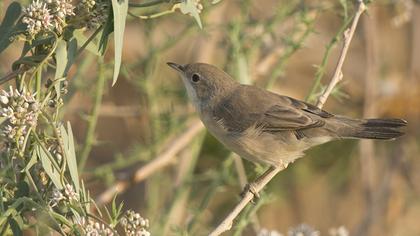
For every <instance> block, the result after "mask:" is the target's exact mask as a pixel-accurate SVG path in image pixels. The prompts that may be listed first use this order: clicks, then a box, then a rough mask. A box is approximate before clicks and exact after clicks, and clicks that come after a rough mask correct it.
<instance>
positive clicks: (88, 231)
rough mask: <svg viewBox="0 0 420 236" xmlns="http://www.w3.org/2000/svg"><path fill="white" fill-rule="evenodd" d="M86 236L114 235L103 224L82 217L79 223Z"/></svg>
mask: <svg viewBox="0 0 420 236" xmlns="http://www.w3.org/2000/svg"><path fill="white" fill-rule="evenodd" d="M79 224H80V226H81V227H82V229H83V231H84V233H85V234H84V235H86V236H114V232H113V231H112V230H111V229H110V228H109V227H108V226H106V225H105V224H102V223H99V222H96V221H92V220H86V218H84V217H83V218H82V219H81V222H80V223H79Z"/></svg>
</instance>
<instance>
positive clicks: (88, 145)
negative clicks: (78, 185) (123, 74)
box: [79, 57, 106, 173]
mask: <svg viewBox="0 0 420 236" xmlns="http://www.w3.org/2000/svg"><path fill="white" fill-rule="evenodd" d="M98 64H99V70H98V81H97V85H96V93H95V98H94V99H95V101H94V104H93V108H92V112H91V114H90V117H89V118H88V128H87V131H86V138H85V145H84V147H83V149H82V152H81V155H80V162H79V171H80V173H82V172H83V169H84V168H85V165H86V161H87V159H88V156H89V153H90V151H91V149H92V145H93V143H94V141H95V140H94V139H95V128H96V124H97V121H98V114H99V108H100V106H101V103H102V95H103V92H104V87H105V81H106V79H105V63H104V61H103V58H102V57H100V58H99V62H98Z"/></svg>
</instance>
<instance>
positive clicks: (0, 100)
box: [0, 95, 9, 105]
mask: <svg viewBox="0 0 420 236" xmlns="http://www.w3.org/2000/svg"><path fill="white" fill-rule="evenodd" d="M0 102H1V103H3V105H7V103H9V99H8V98H7V96H4V95H2V96H0Z"/></svg>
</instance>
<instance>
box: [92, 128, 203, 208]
mask: <svg viewBox="0 0 420 236" xmlns="http://www.w3.org/2000/svg"><path fill="white" fill-rule="evenodd" d="M203 129H204V126H203V124H202V123H201V121H199V120H197V121H194V122H193V123H192V124H191V126H190V127H189V128H188V129H187V131H186V132H185V133H183V134H182V135H180V136H179V137H177V138H175V139H174V141H173V142H171V143H170V144H169V145H168V147H169V148H168V149H167V150H166V151H164V152H163V153H161V154H160V155H159V156H157V157H156V158H155V159H154V160H153V161H151V162H149V163H148V164H147V165H145V166H143V167H142V168H140V169H138V170H137V171H136V172H135V173H134V175H133V179H132V182H130V181H127V180H122V181H119V182H117V183H115V184H114V185H113V186H111V187H110V188H108V189H107V190H106V191H105V192H103V193H102V194H101V195H99V197H98V200H97V202H99V203H101V204H102V203H107V202H109V201H111V200H112V198H113V197H114V195H115V194H117V193H120V192H124V191H125V190H127V189H128V187H129V186H131V183H133V182H134V183H139V182H141V181H143V180H145V179H146V178H148V177H149V176H151V175H153V174H154V173H156V172H157V170H159V169H161V168H163V167H165V166H167V165H169V164H171V163H172V162H173V160H174V157H175V156H176V155H177V154H178V153H179V152H180V151H181V150H183V149H184V148H185V147H186V146H187V145H188V144H189V143H190V142H191V141H192V140H193V138H195V137H197V134H198V133H199V132H201V131H202V130H203Z"/></svg>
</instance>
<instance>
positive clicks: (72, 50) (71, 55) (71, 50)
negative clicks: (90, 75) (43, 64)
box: [64, 38, 77, 77]
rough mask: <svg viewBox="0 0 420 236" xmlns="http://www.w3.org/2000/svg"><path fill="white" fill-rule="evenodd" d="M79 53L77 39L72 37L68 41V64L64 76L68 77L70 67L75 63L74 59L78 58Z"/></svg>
mask: <svg viewBox="0 0 420 236" xmlns="http://www.w3.org/2000/svg"><path fill="white" fill-rule="evenodd" d="M76 54H77V40H76V39H75V38H72V39H71V40H70V41H69V42H67V65H66V69H65V70H64V77H67V73H68V72H69V70H70V67H71V66H72V65H73V63H74V60H75V59H76Z"/></svg>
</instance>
